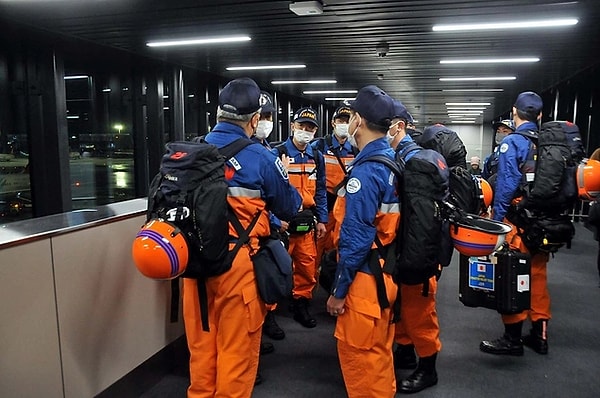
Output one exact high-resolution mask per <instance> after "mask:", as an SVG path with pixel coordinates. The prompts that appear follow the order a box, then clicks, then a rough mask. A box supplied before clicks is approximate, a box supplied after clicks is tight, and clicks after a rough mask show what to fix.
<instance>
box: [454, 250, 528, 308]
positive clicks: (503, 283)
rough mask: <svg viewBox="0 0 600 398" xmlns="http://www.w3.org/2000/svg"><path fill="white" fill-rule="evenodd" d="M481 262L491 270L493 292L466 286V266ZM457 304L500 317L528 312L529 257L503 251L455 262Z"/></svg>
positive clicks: (468, 268)
mask: <svg viewBox="0 0 600 398" xmlns="http://www.w3.org/2000/svg"><path fill="white" fill-rule="evenodd" d="M479 261H481V262H483V263H485V264H486V265H487V264H491V265H492V266H493V267H494V272H493V275H494V284H493V288H492V289H490V288H489V287H488V288H487V289H480V288H475V287H473V286H470V285H469V280H470V279H472V278H473V275H470V268H471V267H470V265H471V263H472V262H479ZM459 269H460V270H459V295H458V297H459V300H460V301H461V302H462V303H463V304H464V305H465V306H467V307H484V308H489V309H493V310H496V311H498V312H500V313H501V314H516V313H519V312H522V311H524V310H527V309H529V307H530V305H531V292H530V276H531V257H530V255H529V254H526V253H520V252H517V251H514V250H509V249H503V250H500V251H498V252H495V253H492V254H491V255H490V256H487V257H479V258H477V257H467V256H464V255H462V254H461V255H460V259H459ZM471 285H473V283H471Z"/></svg>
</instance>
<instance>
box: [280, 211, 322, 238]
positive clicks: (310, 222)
mask: <svg viewBox="0 0 600 398" xmlns="http://www.w3.org/2000/svg"><path fill="white" fill-rule="evenodd" d="M316 223H317V220H316V217H315V213H314V211H313V210H312V209H304V210H302V211H301V212H299V213H298V214H296V215H295V216H294V217H292V219H291V220H290V222H289V226H288V229H287V231H288V232H289V233H290V234H292V235H304V234H307V233H309V232H310V231H312V230H313V229H314V228H315V225H316Z"/></svg>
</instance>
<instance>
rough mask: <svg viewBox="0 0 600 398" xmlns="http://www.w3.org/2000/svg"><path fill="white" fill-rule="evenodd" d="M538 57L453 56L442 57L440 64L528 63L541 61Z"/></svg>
mask: <svg viewBox="0 0 600 398" xmlns="http://www.w3.org/2000/svg"><path fill="white" fill-rule="evenodd" d="M539 60H540V59H539V58H538V57H515V58H453V59H442V60H440V64H500V63H511V64H513V63H526V62H539Z"/></svg>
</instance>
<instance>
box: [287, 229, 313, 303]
mask: <svg viewBox="0 0 600 398" xmlns="http://www.w3.org/2000/svg"><path fill="white" fill-rule="evenodd" d="M289 253H290V256H291V257H292V261H293V266H294V288H293V289H292V295H293V297H294V298H295V299H296V298H300V297H304V298H307V299H309V300H310V299H312V292H313V289H314V287H315V285H316V284H317V247H316V244H315V234H314V231H311V232H309V233H307V234H304V235H291V236H290V248H289Z"/></svg>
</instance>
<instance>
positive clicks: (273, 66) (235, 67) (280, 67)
mask: <svg viewBox="0 0 600 398" xmlns="http://www.w3.org/2000/svg"><path fill="white" fill-rule="evenodd" d="M299 68H306V65H303V64H298V65H250V66H229V67H227V68H225V69H227V70H262V69H299Z"/></svg>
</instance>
